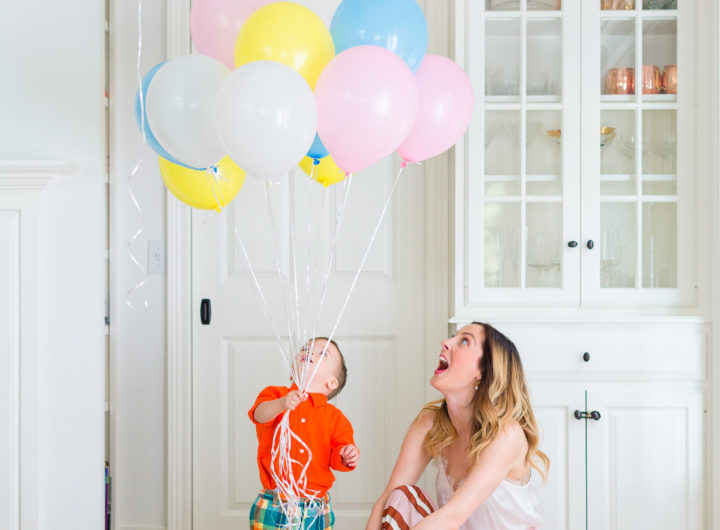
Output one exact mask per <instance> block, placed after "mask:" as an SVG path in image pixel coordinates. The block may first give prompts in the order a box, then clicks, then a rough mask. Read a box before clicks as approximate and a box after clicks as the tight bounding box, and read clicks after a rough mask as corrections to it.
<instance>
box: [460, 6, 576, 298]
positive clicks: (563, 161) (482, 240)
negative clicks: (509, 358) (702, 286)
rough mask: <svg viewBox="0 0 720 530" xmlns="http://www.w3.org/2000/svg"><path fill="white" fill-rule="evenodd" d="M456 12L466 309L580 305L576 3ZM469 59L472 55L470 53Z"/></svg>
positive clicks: (479, 7) (463, 7)
mask: <svg viewBox="0 0 720 530" xmlns="http://www.w3.org/2000/svg"><path fill="white" fill-rule="evenodd" d="M459 3H460V4H462V5H461V8H462V9H466V10H467V13H466V20H467V28H466V29H467V32H466V35H468V40H469V45H470V49H471V50H473V52H475V53H472V54H470V55H469V60H468V64H467V69H468V73H469V75H470V78H471V80H472V82H473V86H474V87H475V91H476V94H477V95H478V96H479V97H478V98H477V99H476V110H475V115H476V119H475V120H474V121H473V123H471V126H470V129H469V132H468V142H469V146H468V147H469V148H468V151H467V153H468V155H467V156H468V162H467V167H468V168H469V170H468V171H467V174H466V186H465V190H466V196H465V204H464V209H465V212H466V214H465V219H466V223H467V224H466V227H465V228H466V237H467V244H466V248H467V249H468V254H467V265H466V267H467V270H466V275H465V278H466V292H465V296H466V302H467V304H468V305H474V306H477V305H485V304H487V303H493V304H502V305H517V304H518V302H523V303H528V302H529V303H533V302H535V303H538V304H551V305H552V304H555V305H567V304H577V303H578V302H579V259H580V252H579V249H578V248H577V246H575V245H574V244H573V245H569V243H571V241H577V240H578V238H579V236H580V226H579V205H578V203H579V201H578V198H579V178H580V164H579V137H580V134H579V133H580V129H579V122H578V114H579V108H580V104H579V102H580V94H579V91H580V84H579V79H580V76H579V46H577V45H576V44H571V43H573V42H574V43H578V42H579V40H580V33H579V20H580V19H579V13H580V4H579V3H578V2H574V1H573V2H570V1H567V0H566V1H564V2H562V1H559V0H484V2H474V1H472V0H471V1H465V2H459ZM480 50H482V51H483V53H478V52H479V51H480Z"/></svg>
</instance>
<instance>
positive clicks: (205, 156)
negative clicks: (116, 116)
mask: <svg viewBox="0 0 720 530" xmlns="http://www.w3.org/2000/svg"><path fill="white" fill-rule="evenodd" d="M229 75H230V69H229V68H228V67H227V66H225V65H224V64H223V63H221V62H220V61H218V60H217V59H213V58H212V57H208V56H206V55H185V56H183V57H178V58H177V59H173V60H171V61H168V63H167V64H165V65H164V66H163V67H162V68H160V70H158V72H157V74H155V77H154V78H153V80H152V81H151V82H150V86H149V87H148V92H147V102H146V108H147V119H148V125H149V126H150V129H151V130H152V132H153V134H154V135H155V138H156V139H157V141H158V142H159V143H160V145H161V146H162V147H163V148H164V149H165V150H166V151H167V152H168V153H169V154H170V155H172V156H173V157H174V158H175V159H177V160H179V161H180V162H182V163H183V164H186V165H188V166H191V167H194V168H206V167H210V166H212V165H215V164H216V163H218V162H219V161H220V160H221V159H222V158H223V157H224V156H225V151H224V150H223V147H222V144H221V143H220V138H219V136H218V132H217V128H216V127H215V112H214V111H215V98H216V97H217V92H218V89H219V88H220V85H222V83H223V81H225V80H226V79H227V78H228V76H229Z"/></svg>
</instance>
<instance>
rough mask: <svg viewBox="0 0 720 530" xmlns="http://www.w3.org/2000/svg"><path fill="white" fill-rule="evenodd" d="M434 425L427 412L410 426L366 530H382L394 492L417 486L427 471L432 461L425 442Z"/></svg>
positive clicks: (430, 415) (431, 415)
mask: <svg viewBox="0 0 720 530" xmlns="http://www.w3.org/2000/svg"><path fill="white" fill-rule="evenodd" d="M432 424H433V413H431V412H427V413H424V414H422V415H421V416H419V417H418V418H416V419H415V421H414V422H413V423H412V425H410V428H409V429H408V432H407V434H406V435H405V439H404V440H403V444H402V447H401V448H400V455H398V458H397V461H396V462H395V467H394V468H393V470H392V473H391V474H390V480H388V483H387V486H386V487H385V491H383V492H382V495H380V497H379V498H378V500H377V501H375V505H374V506H373V509H372V512H371V513H370V518H369V519H368V522H367V525H366V526H365V530H380V525H381V520H382V512H383V509H384V508H385V503H386V502H387V499H388V497H389V496H390V494H391V493H392V491H393V490H394V489H395V488H397V487H399V486H402V485H404V484H415V482H417V480H418V479H419V478H420V476H421V475H422V474H423V471H425V468H426V467H427V465H428V462H429V461H430V459H429V458H428V457H427V455H425V452H424V451H423V442H424V441H425V435H426V434H427V433H428V431H429V430H430V428H431V427H432Z"/></svg>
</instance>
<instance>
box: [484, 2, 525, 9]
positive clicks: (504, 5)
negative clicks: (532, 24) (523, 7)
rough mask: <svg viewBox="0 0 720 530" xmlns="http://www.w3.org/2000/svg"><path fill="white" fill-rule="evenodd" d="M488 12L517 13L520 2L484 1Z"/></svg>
mask: <svg viewBox="0 0 720 530" xmlns="http://www.w3.org/2000/svg"><path fill="white" fill-rule="evenodd" d="M485 9H487V10H488V11H519V10H520V0H485Z"/></svg>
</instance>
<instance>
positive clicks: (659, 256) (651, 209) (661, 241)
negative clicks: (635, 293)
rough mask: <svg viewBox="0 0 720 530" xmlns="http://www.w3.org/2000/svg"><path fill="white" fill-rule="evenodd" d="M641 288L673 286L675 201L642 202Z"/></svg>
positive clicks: (675, 278)
mask: <svg viewBox="0 0 720 530" xmlns="http://www.w3.org/2000/svg"><path fill="white" fill-rule="evenodd" d="M642 286H643V287H650V288H655V287H658V288H663V287H665V288H668V287H677V204H676V203H674V202H656V203H645V204H643V282H642Z"/></svg>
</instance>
